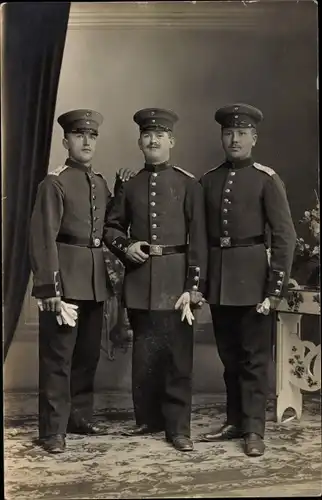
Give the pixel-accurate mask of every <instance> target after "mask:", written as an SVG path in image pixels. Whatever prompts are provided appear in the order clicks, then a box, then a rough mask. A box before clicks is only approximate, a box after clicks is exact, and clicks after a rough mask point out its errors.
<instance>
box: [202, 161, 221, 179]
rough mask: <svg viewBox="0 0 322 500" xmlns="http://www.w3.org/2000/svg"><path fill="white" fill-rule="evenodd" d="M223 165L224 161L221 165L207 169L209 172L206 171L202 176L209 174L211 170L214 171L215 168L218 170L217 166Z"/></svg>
mask: <svg viewBox="0 0 322 500" xmlns="http://www.w3.org/2000/svg"><path fill="white" fill-rule="evenodd" d="M221 165H222V163H221V164H220V165H217V166H216V167H213V168H211V169H210V170H207V172H205V173H204V174H203V175H202V177H203V176H204V175H207V174H209V173H210V172H213V171H214V170H217V168H219V167H221Z"/></svg>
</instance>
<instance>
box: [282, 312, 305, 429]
mask: <svg viewBox="0 0 322 500" xmlns="http://www.w3.org/2000/svg"><path fill="white" fill-rule="evenodd" d="M301 317H302V315H301V314H287V313H286V314H285V313H281V312H279V313H278V319H277V330H276V396H277V402H276V419H277V422H278V423H281V422H282V421H283V415H284V413H285V410H287V409H288V408H292V409H293V410H295V413H296V417H297V418H298V419H300V418H301V415H302V400H303V398H302V393H301V390H300V388H299V387H297V386H296V385H294V383H292V382H291V365H290V361H289V360H290V356H291V353H292V346H293V344H294V340H295V339H294V336H295V337H297V339H300V336H301Z"/></svg>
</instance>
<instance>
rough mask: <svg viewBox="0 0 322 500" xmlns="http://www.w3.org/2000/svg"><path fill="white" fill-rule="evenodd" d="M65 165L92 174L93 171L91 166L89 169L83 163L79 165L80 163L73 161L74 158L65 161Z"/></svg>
mask: <svg viewBox="0 0 322 500" xmlns="http://www.w3.org/2000/svg"><path fill="white" fill-rule="evenodd" d="M65 164H66V165H68V166H69V167H72V168H77V169H79V170H82V171H83V172H88V173H90V172H91V171H92V166H91V165H90V166H89V167H88V166H86V165H83V163H79V162H78V161H75V160H73V159H72V158H67V160H66V161H65Z"/></svg>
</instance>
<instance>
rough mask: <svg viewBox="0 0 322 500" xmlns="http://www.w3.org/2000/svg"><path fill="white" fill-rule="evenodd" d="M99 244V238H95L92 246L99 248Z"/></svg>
mask: <svg viewBox="0 0 322 500" xmlns="http://www.w3.org/2000/svg"><path fill="white" fill-rule="evenodd" d="M100 244H101V240H100V239H99V238H95V239H94V246H95V247H99V246H100Z"/></svg>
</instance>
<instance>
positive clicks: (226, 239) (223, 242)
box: [220, 236, 231, 248]
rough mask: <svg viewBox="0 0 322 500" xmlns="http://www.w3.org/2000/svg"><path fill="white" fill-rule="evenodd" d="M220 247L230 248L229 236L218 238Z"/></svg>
mask: <svg viewBox="0 0 322 500" xmlns="http://www.w3.org/2000/svg"><path fill="white" fill-rule="evenodd" d="M220 246H221V248H227V247H231V238H230V236H223V237H221V238H220Z"/></svg>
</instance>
